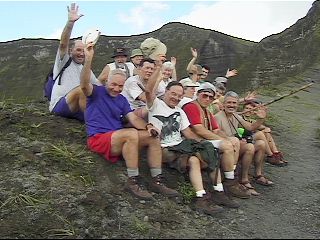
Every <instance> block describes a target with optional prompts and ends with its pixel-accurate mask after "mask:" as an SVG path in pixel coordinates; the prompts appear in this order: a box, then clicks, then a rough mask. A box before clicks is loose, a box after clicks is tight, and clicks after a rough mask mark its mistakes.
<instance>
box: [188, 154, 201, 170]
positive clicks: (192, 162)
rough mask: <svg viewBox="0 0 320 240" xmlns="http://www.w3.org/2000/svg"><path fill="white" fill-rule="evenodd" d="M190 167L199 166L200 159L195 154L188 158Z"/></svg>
mask: <svg viewBox="0 0 320 240" xmlns="http://www.w3.org/2000/svg"><path fill="white" fill-rule="evenodd" d="M188 162H189V166H190V168H197V167H200V159H199V158H197V157H196V156H191V157H190V158H189V160H188Z"/></svg>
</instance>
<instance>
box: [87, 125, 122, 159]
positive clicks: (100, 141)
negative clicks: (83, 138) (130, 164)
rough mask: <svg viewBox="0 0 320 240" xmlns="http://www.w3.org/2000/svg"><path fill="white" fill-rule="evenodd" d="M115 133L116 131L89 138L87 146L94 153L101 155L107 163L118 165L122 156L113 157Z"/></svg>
mask: <svg viewBox="0 0 320 240" xmlns="http://www.w3.org/2000/svg"><path fill="white" fill-rule="evenodd" d="M113 133H114V131H111V132H107V133H98V134H96V135H94V136H91V137H89V138H88V140H87V144H88V147H89V149H90V150H91V151H92V152H96V153H99V154H101V155H103V156H104V158H105V159H106V160H107V161H109V162H112V163H116V162H117V161H119V160H120V156H113V155H112V153H111V136H112V134H113Z"/></svg>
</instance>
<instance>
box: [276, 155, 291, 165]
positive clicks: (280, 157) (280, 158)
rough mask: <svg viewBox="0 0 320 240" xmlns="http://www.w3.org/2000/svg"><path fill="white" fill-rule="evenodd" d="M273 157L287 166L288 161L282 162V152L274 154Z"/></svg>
mask: <svg viewBox="0 0 320 240" xmlns="http://www.w3.org/2000/svg"><path fill="white" fill-rule="evenodd" d="M274 155H275V156H276V158H278V159H279V160H280V161H281V162H283V163H284V164H285V165H288V161H287V160H284V157H283V154H282V152H276V153H274Z"/></svg>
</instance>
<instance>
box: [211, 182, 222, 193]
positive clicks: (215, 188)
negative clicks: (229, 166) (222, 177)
mask: <svg viewBox="0 0 320 240" xmlns="http://www.w3.org/2000/svg"><path fill="white" fill-rule="evenodd" d="M213 189H214V190H215V191H218V192H223V185H222V183H218V184H217V185H214V186H213Z"/></svg>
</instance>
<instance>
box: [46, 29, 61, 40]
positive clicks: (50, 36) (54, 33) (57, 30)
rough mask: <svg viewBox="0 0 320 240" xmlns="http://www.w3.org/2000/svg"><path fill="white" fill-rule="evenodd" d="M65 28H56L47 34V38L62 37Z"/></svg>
mask: <svg viewBox="0 0 320 240" xmlns="http://www.w3.org/2000/svg"><path fill="white" fill-rule="evenodd" d="M62 31H63V28H59V29H56V30H55V31H54V32H53V33H51V34H49V35H48V36H45V37H44V38H46V39H60V37H61V33H62Z"/></svg>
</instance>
